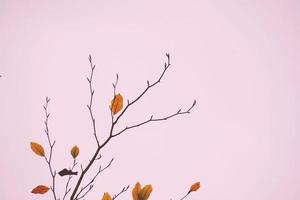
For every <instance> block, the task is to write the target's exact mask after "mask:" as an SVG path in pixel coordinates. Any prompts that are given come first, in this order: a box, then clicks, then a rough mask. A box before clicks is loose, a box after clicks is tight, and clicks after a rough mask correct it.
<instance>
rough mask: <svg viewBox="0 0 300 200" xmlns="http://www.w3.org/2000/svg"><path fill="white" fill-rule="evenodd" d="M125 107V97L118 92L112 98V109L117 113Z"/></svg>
mask: <svg viewBox="0 0 300 200" xmlns="http://www.w3.org/2000/svg"><path fill="white" fill-rule="evenodd" d="M122 108H123V97H122V95H121V94H117V95H116V96H115V97H114V98H113V99H112V100H111V111H112V113H113V114H114V115H115V114H117V113H118V112H119V111H120V110H122Z"/></svg>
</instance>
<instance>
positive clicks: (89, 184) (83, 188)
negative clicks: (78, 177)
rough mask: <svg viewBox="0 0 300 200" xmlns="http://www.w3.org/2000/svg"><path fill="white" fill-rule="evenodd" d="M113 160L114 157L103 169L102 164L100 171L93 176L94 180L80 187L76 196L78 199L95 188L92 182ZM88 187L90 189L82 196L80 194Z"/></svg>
mask: <svg viewBox="0 0 300 200" xmlns="http://www.w3.org/2000/svg"><path fill="white" fill-rule="evenodd" d="M113 161H114V158H112V159H111V160H110V162H109V163H108V165H106V166H105V167H104V168H103V169H102V168H101V166H100V167H99V170H98V172H97V173H96V174H95V176H94V177H93V178H92V180H91V181H90V182H89V183H88V184H86V185H85V186H84V187H82V188H81V189H80V191H79V192H78V194H77V195H76V197H75V199H76V200H79V199H82V198H83V197H84V196H85V195H86V194H87V193H88V192H89V191H90V190H91V189H92V188H93V185H92V183H93V182H94V181H95V179H96V178H97V176H98V175H99V174H100V173H101V172H103V171H104V170H106V169H107V168H108V167H109V166H110V165H111V164H112V162H113ZM86 188H88V190H87V191H86V192H85V193H84V194H83V195H82V196H79V195H80V194H81V193H82V192H83V191H84V190H85V189H86Z"/></svg>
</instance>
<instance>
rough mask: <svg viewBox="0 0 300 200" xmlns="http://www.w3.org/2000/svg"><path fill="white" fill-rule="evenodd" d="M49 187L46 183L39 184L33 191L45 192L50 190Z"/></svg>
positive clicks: (36, 192) (37, 192) (34, 192)
mask: <svg viewBox="0 0 300 200" xmlns="http://www.w3.org/2000/svg"><path fill="white" fill-rule="evenodd" d="M48 190H49V188H48V187H47V186H44V185H39V186H37V187H35V188H34V189H33V190H32V191H31V193H33V194H45V193H46V192H48Z"/></svg>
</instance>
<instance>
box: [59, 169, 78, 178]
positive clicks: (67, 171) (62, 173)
mask: <svg viewBox="0 0 300 200" xmlns="http://www.w3.org/2000/svg"><path fill="white" fill-rule="evenodd" d="M58 174H59V175H60V176H66V175H77V174H78V172H73V171H72V170H68V169H67V168H64V169H63V170H61V171H60V172H58Z"/></svg>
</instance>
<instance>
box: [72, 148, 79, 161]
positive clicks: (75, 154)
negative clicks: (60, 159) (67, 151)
mask: <svg viewBox="0 0 300 200" xmlns="http://www.w3.org/2000/svg"><path fill="white" fill-rule="evenodd" d="M78 154H79V147H78V146H77V145H75V146H74V147H73V148H72V149H71V155H72V156H73V158H74V159H75V158H76V157H77V156H78Z"/></svg>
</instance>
